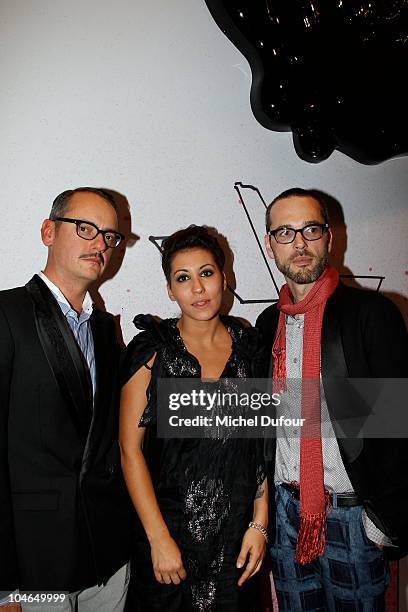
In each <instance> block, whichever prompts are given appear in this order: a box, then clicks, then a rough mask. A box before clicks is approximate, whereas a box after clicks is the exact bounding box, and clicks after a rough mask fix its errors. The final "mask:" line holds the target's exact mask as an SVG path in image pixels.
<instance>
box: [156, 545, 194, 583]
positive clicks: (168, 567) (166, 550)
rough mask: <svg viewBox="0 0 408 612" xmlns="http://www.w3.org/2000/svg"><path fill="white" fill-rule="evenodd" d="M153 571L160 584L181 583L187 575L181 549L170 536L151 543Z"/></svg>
mask: <svg viewBox="0 0 408 612" xmlns="http://www.w3.org/2000/svg"><path fill="white" fill-rule="evenodd" d="M151 554H152V563H153V571H154V575H155V577H156V580H157V582H160V584H171V583H173V584H180V582H181V580H185V579H186V577H187V574H186V570H185V569H184V566H183V561H182V558H181V553H180V549H179V547H178V546H177V544H176V542H175V541H174V540H173V538H172V537H170V536H168V537H166V538H163V539H161V540H160V541H157V542H154V543H153V544H151Z"/></svg>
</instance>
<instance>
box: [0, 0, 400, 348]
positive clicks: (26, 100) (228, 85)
mask: <svg viewBox="0 0 408 612" xmlns="http://www.w3.org/2000/svg"><path fill="white" fill-rule="evenodd" d="M0 62H1V64H0V65H1V80H0V88H1V114H0V117H1V121H0V126H1V127H0V142H1V158H0V168H1V175H2V190H1V191H2V211H3V228H2V237H3V240H1V241H0V262H1V263H0V265H1V278H0V288H8V287H12V286H16V285H19V284H23V283H25V282H26V281H27V280H28V278H30V277H31V275H32V273H33V272H36V271H38V270H39V269H40V268H41V267H42V265H43V263H44V261H45V256H46V252H45V248H44V247H43V246H42V244H41V242H40V235H39V228H40V224H41V221H42V219H43V218H44V217H46V216H47V215H48V212H49V209H50V205H51V202H52V200H53V198H54V196H55V195H56V194H57V193H59V192H61V191H63V190H64V189H67V188H71V187H75V186H80V185H94V186H103V187H106V188H110V189H112V190H115V191H117V192H118V193H120V194H122V195H123V196H124V198H126V200H127V201H128V204H129V209H130V216H131V230H132V232H133V233H134V234H137V235H138V236H139V238H140V239H139V240H138V241H136V243H135V244H134V246H132V247H130V246H129V247H128V248H127V249H126V253H125V256H124V260H123V264H122V267H121V268H120V270H119V272H118V273H117V274H116V275H115V276H114V277H113V278H111V279H110V280H109V281H107V282H106V283H104V284H103V285H102V287H101V289H100V293H101V295H102V297H103V299H104V300H105V303H106V307H107V309H108V310H109V311H110V312H112V313H114V314H117V315H120V317H121V323H122V329H123V334H124V338H125V340H129V339H130V338H131V337H132V335H133V329H132V324H131V320H132V318H133V315H134V314H135V313H138V312H152V313H154V314H158V315H161V316H168V315H170V314H173V313H176V312H177V311H176V310H175V307H174V306H173V305H172V304H170V302H169V301H168V300H167V296H166V292H165V284H164V280H163V276H162V273H161V269H160V258H159V254H158V251H157V249H156V248H155V247H154V245H153V244H152V243H151V242H150V241H149V240H148V236H150V235H166V234H168V233H170V232H172V231H175V230H176V229H178V228H180V227H184V226H186V225H188V224H190V223H196V224H201V223H206V224H209V225H213V226H216V227H217V228H218V229H219V231H220V232H221V233H222V234H224V235H225V236H226V237H227V238H228V240H229V243H230V245H231V247H232V249H233V250H234V252H235V265H234V271H235V277H236V289H237V291H238V292H239V294H240V295H241V296H242V297H243V298H246V299H265V298H273V297H276V292H275V290H274V288H273V286H272V285H271V280H270V277H269V276H268V273H267V269H266V267H265V265H264V264H263V263H262V260H261V258H260V255H259V251H258V250H257V246H256V243H255V241H254V238H253V236H252V234H251V230H250V227H249V224H248V222H247V219H246V217H245V214H244V210H243V208H242V207H241V206H240V205H239V203H238V197H237V194H236V192H235V191H234V189H233V184H234V181H242V182H244V183H245V182H246V183H251V184H253V185H256V186H258V187H259V189H260V190H261V192H262V194H263V196H264V197H265V198H266V199H267V200H270V199H271V198H272V197H274V196H275V195H276V194H277V193H278V192H280V191H281V190H283V189H286V188H289V187H293V186H302V187H314V188H318V189H320V190H323V191H325V192H327V193H328V194H330V195H331V196H333V197H334V198H336V199H337V200H338V202H339V203H340V205H341V206H342V207H343V211H344V216H345V221H346V225H347V236H348V242H347V244H348V246H347V250H346V252H345V255H344V266H345V267H346V268H348V269H349V270H351V271H352V272H353V273H354V274H358V275H380V276H385V281H384V283H383V286H382V288H383V289H384V290H385V291H386V292H388V293H392V294H394V295H393V297H394V298H395V299H396V301H397V302H398V304H399V305H400V307H402V309H403V310H404V311H405V315H406V316H407V307H408V304H407V299H406V294H407V281H408V257H407V254H408V253H407V251H408V249H407V237H408V236H407V233H408V232H407V229H408V227H407V225H408V223H407V215H406V213H405V210H406V202H405V199H406V187H407V174H408V173H407V169H408V163H407V158H400V159H395V160H391V161H388V162H386V163H383V164H380V165H376V166H363V165H360V164H359V163H357V162H355V161H352V160H351V159H349V158H348V157H346V156H344V155H342V154H340V153H335V154H333V155H332V156H331V158H330V159H329V160H327V161H325V162H323V163H320V164H317V165H312V164H308V163H306V162H304V161H302V160H300V159H299V158H298V157H297V156H296V154H295V151H294V148H293V144H292V137H291V134H290V133H276V132H272V131H268V130H266V129H264V128H263V127H261V126H260V125H259V124H258V123H257V122H256V121H255V119H254V117H253V115H252V113H251V111H250V107H249V88H250V70H249V66H248V64H247V62H246V60H245V59H244V58H243V56H242V55H241V54H240V53H239V52H238V51H237V49H236V48H235V47H234V46H233V45H232V44H231V43H230V42H229V41H228V40H227V38H225V37H224V35H223V34H222V33H221V31H220V30H219V29H218V27H217V26H216V24H215V22H214V21H213V20H212V18H211V16H210V14H209V12H208V10H207V8H206V5H205V3H204V1H203V0H155V2H150V1H149V0H136V1H135V0H116V1H115V2H111V1H108V0H85V1H84V0H71V1H70V2H66V1H65V0H2V2H1V15H0ZM246 195H247V196H248V199H247V204H248V207H249V208H250V210H251V215H252V219H253V222H254V224H255V226H256V228H257V229H258V231H259V232H260V233H261V234H262V231H263V207H262V205H261V204H260V202H259V200H257V199H256V197H254V194H251V193H249V192H247V193H246ZM122 220H123V221H125V223H126V219H122ZM277 278H279V277H277ZM362 284H368V285H369V286H372V284H371V282H370V281H366V282H365V281H362ZM262 308H263V306H262V305H260V304H250V305H242V304H240V303H239V302H238V301H237V300H236V301H235V302H234V304H233V308H232V313H233V314H236V315H238V316H241V317H244V318H247V319H248V320H250V321H254V319H255V317H256V315H257V313H258V312H259V311H260V310H261V309H262Z"/></svg>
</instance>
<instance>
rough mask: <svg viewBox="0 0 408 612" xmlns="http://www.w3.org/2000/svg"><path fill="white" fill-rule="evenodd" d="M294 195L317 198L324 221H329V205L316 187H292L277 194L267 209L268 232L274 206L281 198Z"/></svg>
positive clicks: (266, 222)
mask: <svg viewBox="0 0 408 612" xmlns="http://www.w3.org/2000/svg"><path fill="white" fill-rule="evenodd" d="M292 197H297V198H305V197H308V198H313V199H314V200H316V202H317V203H318V204H319V207H320V213H321V215H322V217H323V219H324V222H325V223H329V211H328V210H327V206H326V204H325V203H324V202H323V200H322V199H321V197H320V195H319V194H318V193H317V191H316V190H315V189H302V188H301V187H292V188H291V189H286V190H285V191H282V193H280V194H279V195H278V196H276V198H274V199H273V200H272V202H271V203H270V204H269V206H268V208H267V209H266V213H265V226H266V231H267V232H269V230H270V221H271V219H270V213H271V208H272V206H273V205H274V204H275V203H276V202H278V201H279V200H286V198H292Z"/></svg>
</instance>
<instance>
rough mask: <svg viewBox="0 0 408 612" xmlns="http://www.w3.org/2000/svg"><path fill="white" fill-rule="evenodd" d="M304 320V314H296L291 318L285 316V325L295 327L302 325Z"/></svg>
mask: <svg viewBox="0 0 408 612" xmlns="http://www.w3.org/2000/svg"><path fill="white" fill-rule="evenodd" d="M304 319H305V315H304V314H298V315H296V316H295V317H292V315H286V325H295V323H297V324H298V325H303V321H304Z"/></svg>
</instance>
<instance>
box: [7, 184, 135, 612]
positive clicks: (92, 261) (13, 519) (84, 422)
mask: <svg viewBox="0 0 408 612" xmlns="http://www.w3.org/2000/svg"><path fill="white" fill-rule="evenodd" d="M41 238H42V241H43V244H44V245H45V246H46V247H47V248H48V258H47V263H46V266H45V268H44V271H43V272H40V273H39V274H35V275H34V277H33V278H32V279H31V280H30V281H29V282H28V283H27V284H26V285H25V286H24V287H18V288H16V289H11V290H7V291H1V292H0V398H1V399H0V402H1V403H0V417H1V424H0V453H1V455H0V542H1V548H2V554H1V559H0V589H1V590H9V591H10V590H12V589H18V591H17V592H16V594H15V595H16V596H15V597H14V601H21V606H22V609H23V610H24V611H25V610H29V611H30V612H37V611H38V610H41V612H51V611H52V612H54V611H61V612H65V611H66V610H67V611H68V610H74V609H75V610H78V611H79V612H91V611H95V612H96V611H98V612H100V611H104V612H112V611H113V610H115V611H120V610H123V608H124V602H125V597H126V590H127V580H128V576H127V561H128V559H129V557H130V554H129V550H128V542H129V517H130V511H129V502H128V497H127V493H126V491H125V488H124V485H123V482H122V477H121V470H120V463H119V453H118V444H117V414H116V407H115V394H116V375H117V368H118V361H119V357H120V347H119V344H118V341H117V339H116V334H115V329H114V323H113V320H112V318H111V316H110V315H108V314H107V313H104V312H101V311H99V310H97V309H96V308H94V306H93V303H92V299H91V297H90V294H89V292H88V290H89V288H90V287H91V286H92V284H93V283H94V282H95V281H97V280H98V279H100V278H101V276H102V274H103V272H104V271H105V269H106V267H107V265H108V263H109V260H110V257H111V253H112V249H113V248H116V247H118V246H119V244H120V243H121V242H122V240H123V238H124V237H123V235H122V234H121V233H120V232H119V231H118V219H117V214H116V207H115V203H114V201H113V199H112V197H111V196H110V195H109V194H108V193H107V192H105V191H103V190H101V189H96V188H91V187H84V188H78V189H73V190H69V191H65V192H63V193H61V194H60V195H59V196H57V198H56V199H55V200H54V203H53V205H52V209H51V212H50V216H49V218H48V219H46V220H45V221H44V222H43V224H42V227H41ZM23 591H24V592H26V593H27V594H26V595H25V594H24V593H23ZM36 594H37V595H36ZM28 595H31V597H28ZM44 595H45V597H44ZM44 599H45V602H44V601H43V600H44ZM11 600H12V598H10V597H9V598H6V599H5V600H3V603H5V602H7V601H8V602H9V603H10V601H11ZM7 607H10V606H7V605H6V606H5V608H7ZM13 609H15V608H13Z"/></svg>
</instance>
